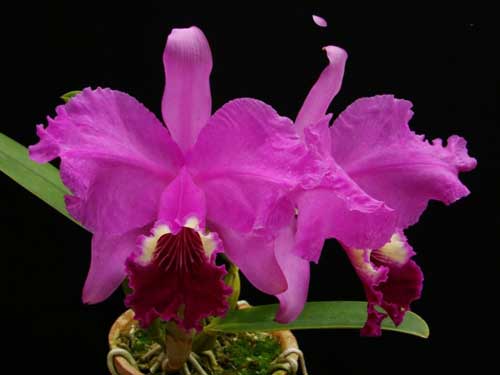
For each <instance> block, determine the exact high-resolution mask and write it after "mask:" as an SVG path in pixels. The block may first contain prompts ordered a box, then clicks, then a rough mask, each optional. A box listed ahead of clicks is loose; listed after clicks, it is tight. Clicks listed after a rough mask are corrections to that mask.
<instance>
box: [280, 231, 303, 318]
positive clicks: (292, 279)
mask: <svg viewBox="0 0 500 375" xmlns="http://www.w3.org/2000/svg"><path fill="white" fill-rule="evenodd" d="M294 246H295V240H294V229H293V227H292V226H290V227H288V228H286V229H284V230H282V231H281V233H280V235H279V237H278V238H277V239H276V241H275V249H276V250H275V251H276V258H277V260H278V263H279V265H280V267H281V269H282V270H283V273H284V275H285V277H286V281H287V285H288V288H287V290H286V291H285V292H283V293H280V294H278V295H277V296H276V297H277V298H278V300H279V301H280V307H279V309H278V312H277V313H276V320H277V321H278V322H280V323H289V322H291V321H293V320H295V319H296V318H297V317H298V316H299V315H300V313H301V312H302V310H303V309H304V304H305V303H306V301H307V293H308V290H309V273H310V272H309V269H310V266H309V261H308V260H305V259H302V258H301V257H299V256H297V255H295V254H294V253H293V248H294Z"/></svg>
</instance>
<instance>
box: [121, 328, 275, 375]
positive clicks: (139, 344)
mask: <svg viewBox="0 0 500 375" xmlns="http://www.w3.org/2000/svg"><path fill="white" fill-rule="evenodd" d="M116 345H117V346H118V347H120V348H123V349H125V350H127V351H129V352H130V353H131V354H132V356H133V357H134V359H135V360H136V362H137V365H138V367H139V369H140V370H141V371H142V372H143V373H145V374H161V373H162V371H161V366H160V364H161V361H163V359H164V350H163V345H164V343H161V342H157V341H155V340H154V339H153V338H152V335H151V333H150V332H148V331H146V330H143V329H141V328H139V327H138V326H136V325H132V326H131V328H130V330H129V332H123V333H122V334H121V335H120V336H119V337H118V339H117V341H116ZM212 352H213V354H214V356H215V359H216V361H217V364H218V365H217V366H214V365H213V363H212V361H211V360H210V358H209V356H208V355H206V353H205V354H203V353H198V354H199V356H197V358H198V359H199V362H200V364H201V365H202V366H203V368H204V369H205V371H206V372H207V373H209V374H211V375H268V374H270V371H271V370H270V365H271V362H272V361H273V360H274V359H275V358H276V357H277V356H278V355H279V354H280V352H281V347H280V344H279V342H278V341H277V340H276V338H274V337H273V336H271V335H269V334H266V333H252V332H245V333H239V334H223V335H220V336H218V337H217V340H216V344H215V347H214V348H213V350H212ZM151 370H153V371H151Z"/></svg>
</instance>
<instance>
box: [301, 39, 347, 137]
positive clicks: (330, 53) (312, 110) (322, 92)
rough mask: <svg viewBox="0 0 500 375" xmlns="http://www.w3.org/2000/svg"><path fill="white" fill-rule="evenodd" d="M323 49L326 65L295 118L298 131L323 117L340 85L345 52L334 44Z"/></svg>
mask: <svg viewBox="0 0 500 375" xmlns="http://www.w3.org/2000/svg"><path fill="white" fill-rule="evenodd" d="M323 49H324V50H325V52H326V56H327V57H328V66H327V67H326V68H325V69H324V70H323V72H322V73H321V75H320V76H319V78H318V80H317V81H316V83H315V84H314V86H313V87H312V88H311V91H309V94H308V95H307V97H306V99H305V100H304V104H302V108H301V109H300V111H299V114H298V115H297V118H296V119H295V126H296V127H297V129H298V131H299V132H302V130H303V129H304V128H305V127H307V126H309V125H312V124H315V123H317V122H318V121H320V120H321V119H322V118H323V116H324V115H325V114H326V111H327V109H328V106H329V105H330V103H331V101H332V100H333V98H334V97H335V95H337V93H338V92H339V91H340V87H341V85H342V78H343V77H344V68H345V63H346V61H347V52H345V51H344V50H343V49H341V48H339V47H335V46H327V47H324V48H323Z"/></svg>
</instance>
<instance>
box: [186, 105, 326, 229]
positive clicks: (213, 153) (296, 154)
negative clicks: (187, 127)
mask: <svg viewBox="0 0 500 375" xmlns="http://www.w3.org/2000/svg"><path fill="white" fill-rule="evenodd" d="M187 165H188V168H189V170H190V172H191V174H192V175H193V176H194V180H195V182H196V184H197V185H198V186H200V187H201V188H202V189H203V190H204V191H205V194H206V197H207V217H208V220H210V221H211V222H214V223H216V224H217V225H218V226H219V227H229V228H231V229H234V230H237V231H240V232H250V231H252V230H263V229H264V228H267V229H269V230H271V229H273V228H270V223H269V216H270V214H271V212H273V211H275V210H276V207H277V205H278V204H281V203H279V202H282V200H283V198H284V197H285V196H286V195H287V194H288V193H289V192H290V191H291V190H292V189H294V188H296V187H298V186H313V185H314V184H317V183H318V181H319V180H320V178H321V174H322V173H323V172H324V168H323V165H322V164H321V163H320V162H319V161H317V160H315V159H313V157H312V155H311V154H310V152H309V151H308V150H307V148H306V147H305V144H304V143H303V142H302V141H301V140H300V138H299V137H298V136H297V134H296V132H295V130H294V128H293V126H292V123H291V121H290V120H289V119H287V118H284V117H280V116H278V114H277V113H276V112H275V111H274V110H273V109H272V108H271V107H270V106H268V105H266V104H265V103H262V102H260V101H258V100H254V99H238V100H234V101H231V102H229V103H227V104H226V105H224V106H223V107H222V108H221V109H220V110H218V111H217V112H216V113H215V114H214V115H213V116H212V117H211V118H210V120H209V122H208V125H207V126H206V127H205V128H204V129H203V130H202V132H201V133H200V136H199V138H198V142H197V144H196V145H195V147H194V148H193V150H192V152H191V154H190V155H188V156H187ZM288 210H289V214H290V215H293V207H292V206H291V205H290V204H289V206H288ZM285 216H286V215H285ZM286 222H287V221H286V220H285V222H280V224H277V223H275V224H276V225H277V226H278V227H279V226H280V225H281V226H283V225H284V223H286Z"/></svg>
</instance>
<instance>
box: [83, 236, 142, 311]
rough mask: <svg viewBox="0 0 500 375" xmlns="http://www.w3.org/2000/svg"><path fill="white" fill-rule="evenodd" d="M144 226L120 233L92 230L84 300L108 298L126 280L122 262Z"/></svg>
mask: <svg viewBox="0 0 500 375" xmlns="http://www.w3.org/2000/svg"><path fill="white" fill-rule="evenodd" d="M145 233H147V230H146V229H144V228H143V229H134V230H132V231H130V232H127V233H125V234H122V235H120V236H113V237H112V236H107V235H103V234H101V233H95V234H94V236H93V237H92V260H91V263H90V270H89V273H88V275H87V280H86V281H85V286H84V288H83V295H82V299H83V302H84V303H91V304H92V303H98V302H101V301H103V300H105V299H106V298H108V297H109V296H110V295H111V293H113V291H114V290H115V289H116V288H118V287H119V286H120V284H121V283H122V281H123V279H125V261H126V259H127V258H128V257H129V256H130V254H132V253H133V252H134V250H135V248H136V246H137V239H138V237H140V236H141V235H143V234H145Z"/></svg>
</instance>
